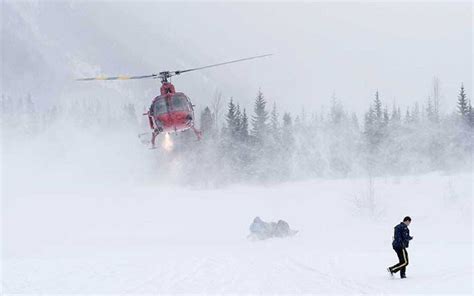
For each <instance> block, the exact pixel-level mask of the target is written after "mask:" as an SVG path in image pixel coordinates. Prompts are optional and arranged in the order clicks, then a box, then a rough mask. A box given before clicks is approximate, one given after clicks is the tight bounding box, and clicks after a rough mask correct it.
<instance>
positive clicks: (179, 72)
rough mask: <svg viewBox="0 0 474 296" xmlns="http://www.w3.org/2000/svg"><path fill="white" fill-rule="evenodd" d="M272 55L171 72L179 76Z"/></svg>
mask: <svg viewBox="0 0 474 296" xmlns="http://www.w3.org/2000/svg"><path fill="white" fill-rule="evenodd" d="M271 55H273V54H271V53H270V54H264V55H259V56H254V57H248V58H243V59H238V60H233V61H228V62H223V63H218V64H213V65H208V66H204V67H199V68H192V69H186V70H178V71H173V72H171V73H172V74H173V75H179V74H181V73H186V72H191V71H196V70H202V69H207V68H211V67H217V66H222V65H227V64H232V63H238V62H243V61H248V60H253V59H258V58H263V57H268V56H271Z"/></svg>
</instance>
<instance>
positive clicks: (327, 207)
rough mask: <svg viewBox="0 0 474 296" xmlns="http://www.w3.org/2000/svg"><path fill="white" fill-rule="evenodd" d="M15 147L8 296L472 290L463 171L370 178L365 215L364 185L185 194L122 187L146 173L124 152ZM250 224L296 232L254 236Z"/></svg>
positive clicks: (6, 240)
mask: <svg viewBox="0 0 474 296" xmlns="http://www.w3.org/2000/svg"><path fill="white" fill-rule="evenodd" d="M71 141H72V143H71V147H74V144H76V143H75V142H74V138H72V139H71ZM48 147H49V149H48ZM11 148H13V147H9V146H8V145H6V146H5V149H4V151H3V153H2V154H3V182H2V183H3V185H4V186H2V216H1V217H2V219H1V222H2V226H3V228H2V229H3V231H2V232H3V233H2V234H3V239H2V247H3V254H2V267H3V270H2V276H3V279H2V285H3V293H5V294H17V293H22V294H33V293H34V294H72V293H83V294H88V293H94V294H105V293H117V294H146V293H172V294H174V293H203V294H209V293H211V294H221V293H252V294H254V293H259V294H260V293H261V294H274V293H278V294H282V293H290V294H293V293H310V294H321V293H322V294H326V293H337V294H353V293H361V294H390V293H403V294H408V293H409V294H415V293H425V294H430V293H441V294H455V293H464V294H470V293H472V281H473V263H472V221H473V220H472V217H473V216H472V184H473V179H472V175H470V174H454V175H443V174H441V173H433V174H430V175H425V176H407V177H400V178H378V179H375V182H374V187H373V190H374V192H375V206H374V207H370V206H368V205H369V203H367V202H365V201H364V200H365V198H366V197H367V192H368V191H369V182H368V181H367V180H366V179H364V178H361V179H342V180H313V181H302V182H292V183H285V184H278V185H262V186H248V185H239V186H230V187H224V188H219V189H199V188H185V187H177V186H173V185H170V184H168V185H167V184H166V183H164V182H153V179H152V178H143V180H144V181H137V179H139V178H131V179H130V178H128V179H127V178H126V177H125V176H127V174H131V175H133V174H136V173H137V172H138V171H140V169H142V168H144V167H147V166H149V165H150V164H146V163H139V164H137V163H136V162H135V161H136V160H137V159H138V158H139V157H137V158H134V157H133V155H134V154H133V153H129V152H130V151H128V150H127V149H130V148H127V146H126V145H123V146H120V145H118V146H114V147H112V148H107V147H106V145H105V144H102V143H101V142H100V141H97V145H96V146H94V148H88V149H83V148H84V147H81V149H78V148H76V149H74V151H73V152H69V153H68V152H65V151H67V149H65V150H64V147H62V148H61V147H59V148H58V147H57V146H48V145H43V146H41V145H39V146H37V147H36V149H37V150H35V151H34V152H31V153H30V154H28V152H27V151H29V149H30V147H29V146H23V147H22V148H20V146H17V147H14V148H15V149H11ZM101 151H102V152H104V151H108V152H109V153H108V154H107V155H109V156H108V158H107V157H105V158H104V157H101V156H104V155H105V154H104V153H101ZM127 151H128V153H126V152H127ZM137 151H140V153H141V154H144V156H140V157H144V158H146V157H148V156H149V155H151V154H150V153H156V151H152V152H149V151H146V153H144V152H142V150H137ZM60 152H61V153H60ZM94 153H96V155H97V157H95V158H94V157H90V158H88V156H93V155H94ZM140 153H138V152H137V153H136V155H135V156H137V155H139V154H140ZM34 155H42V157H38V158H37V159H35V157H33V156H34ZM74 155H75V156H76V158H74ZM54 159H56V160H58V161H53V160H54ZM113 159H116V160H118V164H117V162H113V161H112V160H113ZM126 159H129V162H128V163H127V162H126ZM59 160H60V161H59ZM28 163H30V165H29V166H28V165H27V164H28ZM59 163H61V165H60V166H59ZM132 163H133V164H134V166H131V164H132ZM114 164H115V166H114ZM120 165H121V166H122V170H121V169H120ZM26 168H28V169H26ZM145 171H146V170H145ZM107 172H108V173H107ZM203 173H205V172H203ZM106 176H107V177H106ZM113 176H115V177H116V178H115V179H114V178H113ZM94 180H95V181H94ZM406 215H410V216H411V217H412V218H413V221H412V224H411V226H410V229H411V234H412V235H413V236H414V240H413V241H412V243H411V244H410V248H409V249H408V253H409V258H410V265H409V266H408V268H407V276H408V278H407V279H406V280H400V279H399V278H398V277H395V278H394V279H390V278H389V276H388V274H387V272H386V270H385V269H386V268H387V267H388V266H389V265H392V264H394V263H395V262H396V261H397V258H396V254H395V252H394V251H393V250H392V249H391V238H392V232H393V226H395V225H396V224H397V223H399V222H400V220H401V219H402V218H403V217H404V216H406ZM255 216H260V217H262V219H264V220H266V221H276V220H278V219H284V220H286V221H288V222H289V224H290V226H291V227H292V228H294V229H297V230H299V233H298V234H297V235H296V236H295V237H292V238H286V239H280V238H275V239H269V240H266V241H257V242H255V241H249V240H247V238H246V237H247V235H248V226H249V224H250V223H251V221H252V219H253V218H254V217H255Z"/></svg>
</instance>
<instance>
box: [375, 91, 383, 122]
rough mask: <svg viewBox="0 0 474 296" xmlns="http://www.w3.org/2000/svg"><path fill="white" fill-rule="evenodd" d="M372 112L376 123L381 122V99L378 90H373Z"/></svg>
mask: <svg viewBox="0 0 474 296" xmlns="http://www.w3.org/2000/svg"><path fill="white" fill-rule="evenodd" d="M374 113H375V119H376V121H377V123H381V122H382V101H380V98H379V91H378V90H377V91H376V92H375V99H374Z"/></svg>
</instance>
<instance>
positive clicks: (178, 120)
mask: <svg viewBox="0 0 474 296" xmlns="http://www.w3.org/2000/svg"><path fill="white" fill-rule="evenodd" d="M271 55H272V54H264V55H259V56H253V57H248V58H243V59H238V60H232V61H228V62H223V63H218V64H212V65H208V66H203V67H198V68H191V69H186V70H176V71H162V72H159V73H157V74H150V75H139V76H112V77H105V76H99V77H92V78H81V79H77V80H78V81H92V80H133V79H146V78H151V79H160V82H161V88H160V95H158V96H156V97H155V98H154V99H153V101H152V103H151V106H150V108H149V110H148V112H147V113H144V114H143V115H146V116H148V123H149V125H150V128H151V130H152V134H151V144H152V148H155V139H156V137H157V136H158V135H159V134H160V133H170V132H181V131H185V130H188V129H192V130H193V131H194V133H195V134H196V137H197V138H198V140H199V139H200V138H201V132H200V131H198V130H197V129H196V128H195V126H194V118H195V117H194V105H193V104H192V102H191V100H190V99H189V97H187V96H186V95H185V94H184V93H182V92H176V90H175V87H174V85H173V84H172V83H171V82H170V81H168V79H169V78H171V77H173V76H176V75H180V74H182V73H186V72H191V71H197V70H202V69H207V68H211V67H217V66H222V65H226V64H232V63H237V62H242V61H247V60H252V59H257V58H263V57H267V56H271ZM141 135H143V134H141ZM139 137H140V135H139Z"/></svg>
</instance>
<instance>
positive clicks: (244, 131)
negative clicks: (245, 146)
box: [240, 108, 249, 142]
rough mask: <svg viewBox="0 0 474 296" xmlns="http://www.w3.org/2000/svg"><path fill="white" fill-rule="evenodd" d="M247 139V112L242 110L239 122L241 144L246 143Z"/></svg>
mask: <svg viewBox="0 0 474 296" xmlns="http://www.w3.org/2000/svg"><path fill="white" fill-rule="evenodd" d="M248 137H249V120H248V117H247V111H246V110H245V108H244V112H243V113H242V120H241V122H240V139H241V140H242V141H243V142H246V141H247V139H248Z"/></svg>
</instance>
